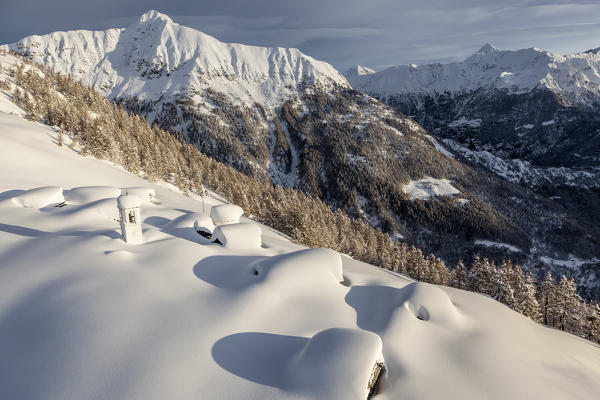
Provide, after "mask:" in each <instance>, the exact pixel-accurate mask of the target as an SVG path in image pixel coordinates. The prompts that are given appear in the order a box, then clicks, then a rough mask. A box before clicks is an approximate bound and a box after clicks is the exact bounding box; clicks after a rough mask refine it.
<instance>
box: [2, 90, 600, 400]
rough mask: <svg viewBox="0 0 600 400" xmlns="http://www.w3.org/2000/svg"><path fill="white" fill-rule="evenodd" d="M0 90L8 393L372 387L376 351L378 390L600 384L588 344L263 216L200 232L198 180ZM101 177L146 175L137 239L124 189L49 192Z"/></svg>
mask: <svg viewBox="0 0 600 400" xmlns="http://www.w3.org/2000/svg"><path fill="white" fill-rule="evenodd" d="M2 97H3V95H2V94H0V99H1V98H2ZM1 104H4V103H1V102H0V171H1V172H0V354H1V355H2V356H1V357H0V371H1V373H0V398H2V399H40V398H43V399H50V400H51V399H91V400H92V399H166V398H177V399H198V398H203V399H261V400H262V399H295V400H297V399H344V400H346V399H365V398H366V395H367V381H368V379H369V377H370V374H371V372H372V368H373V365H374V363H375V362H378V361H384V362H385V368H386V373H385V376H384V377H383V379H382V382H381V386H380V392H379V394H377V395H376V396H375V397H374V398H375V399H377V400H386V399H399V398H418V399H438V398H450V399H483V398H486V399H508V398H527V399H565V398H569V399H592V398H596V397H597V395H598V393H600V348H599V347H598V346H596V345H594V344H591V343H589V342H587V341H585V340H583V339H580V338H577V337H575V336H572V335H569V334H567V333H565V332H560V331H557V330H554V329H549V328H545V327H543V326H541V325H538V324H535V323H533V322H531V321H530V320H528V319H527V318H525V317H523V316H521V315H519V314H517V313H515V312H514V311H511V310H510V309H508V308H507V307H505V306H504V305H502V304H500V303H498V302H496V301H494V300H492V299H490V298H488V297H485V296H481V295H478V294H474V293H469V292H465V291H461V290H457V289H452V288H448V287H441V286H434V285H430V284H425V283H418V282H414V281H412V280H411V279H408V278H405V277H403V276H400V275H397V274H393V273H390V272H387V271H385V270H382V269H379V268H376V267H374V266H371V265H368V264H364V263H361V262H359V261H356V260H353V259H352V258H350V257H341V256H340V255H339V254H338V253H336V252H334V251H332V250H326V249H305V248H303V247H301V246H298V245H296V244H294V243H292V242H290V241H289V240H288V239H286V238H285V237H284V236H283V235H281V234H279V233H277V232H275V231H273V230H272V229H269V228H267V227H262V242H263V247H260V248H251V249H243V250H239V249H230V248H227V247H223V246H219V245H216V244H210V243H207V241H206V239H204V238H202V237H201V236H200V235H198V234H197V233H196V232H195V231H194V228H193V225H194V221H196V220H197V219H198V218H199V217H200V215H201V214H200V213H201V212H202V202H201V201H200V198H199V197H196V198H190V197H185V196H183V195H181V194H180V193H178V192H176V191H173V190H170V188H171V186H169V185H166V184H152V183H149V182H146V181H144V180H142V179H140V178H139V177H137V176H134V175H132V174H130V173H127V172H126V171H124V170H123V169H122V168H118V167H115V166H113V165H112V164H110V163H107V162H105V161H100V160H96V159H93V158H90V157H83V156H80V155H79V154H77V153H76V152H74V151H73V150H70V149H69V148H67V147H58V146H57V145H56V144H55V142H56V132H55V130H54V129H52V128H49V127H47V126H44V125H40V124H37V123H32V122H29V121H27V120H25V119H24V118H22V117H21V116H18V115H12V114H7V113H5V112H4V111H5V110H6V111H9V112H10V111H11V110H8V109H7V108H6V107H4V106H2V105H1ZM12 111H14V110H12ZM98 186H104V187H112V188H114V189H115V190H114V191H113V192H112V193H116V191H117V189H120V190H121V191H123V189H125V188H130V187H137V188H140V187H142V188H143V187H145V188H148V189H152V190H154V192H155V194H156V199H155V201H153V202H149V201H148V202H146V201H145V202H143V203H142V216H143V221H142V227H143V231H144V243H143V244H140V245H127V244H125V243H124V242H123V241H122V239H121V238H120V233H119V224H118V222H117V221H115V220H114V219H112V218H111V217H110V215H109V214H110V213H111V212H113V213H114V214H116V210H117V204H116V199H115V198H112V197H109V198H102V199H97V196H92V197H90V198H89V200H90V201H89V202H87V203H82V204H67V205H65V206H64V207H60V208H58V207H54V205H55V203H56V202H59V201H60V200H61V195H62V196H64V195H66V194H68V193H72V192H71V191H72V190H73V189H74V188H84V187H96V189H89V190H88V192H97V189H98ZM76 192H80V193H81V192H84V191H83V190H81V189H80V190H77V191H76ZM23 199H28V200H27V201H24V200H23ZM82 201H83V200H82ZM26 203H27V204H28V206H27V207H25V206H24V205H25V204H26ZM206 203H207V205H208V206H209V207H210V206H213V205H216V204H218V202H217V201H216V200H214V199H206ZM111 210H112V211H111ZM242 220H243V221H244V222H247V221H248V220H247V219H242ZM340 282H343V284H342V283H340Z"/></svg>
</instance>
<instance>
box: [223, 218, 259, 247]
mask: <svg viewBox="0 0 600 400" xmlns="http://www.w3.org/2000/svg"><path fill="white" fill-rule="evenodd" d="M261 234H262V230H261V229H260V226H258V225H257V224H254V223H251V222H245V223H241V224H229V225H220V226H217V227H216V228H215V230H214V232H213V238H214V239H216V240H218V241H219V242H220V243H221V244H222V245H223V247H227V248H229V249H253V248H259V247H260V246H261V244H262V239H261Z"/></svg>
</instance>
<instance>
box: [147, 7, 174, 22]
mask: <svg viewBox="0 0 600 400" xmlns="http://www.w3.org/2000/svg"><path fill="white" fill-rule="evenodd" d="M148 21H164V22H171V23H172V22H173V20H172V19H171V18H169V16H168V15H165V14H162V13H159V12H158V11H154V10H149V11H147V12H146V13H144V14H142V16H141V17H140V19H139V21H138V23H139V24H143V23H144V22H148Z"/></svg>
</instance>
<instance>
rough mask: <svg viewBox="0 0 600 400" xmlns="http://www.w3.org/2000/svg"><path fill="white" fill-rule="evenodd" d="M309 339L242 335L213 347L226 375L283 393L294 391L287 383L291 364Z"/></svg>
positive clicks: (212, 352)
mask: <svg viewBox="0 0 600 400" xmlns="http://www.w3.org/2000/svg"><path fill="white" fill-rule="evenodd" d="M308 340H309V339H308V338H304V337H299V336H285V335H274V334H271V333H259V332H242V333H236V334H233V335H229V336H226V337H224V338H222V339H219V340H218V341H217V342H216V343H215V344H214V345H213V347H212V349H211V354H212V357H213V359H214V360H215V362H216V363H217V364H218V365H219V366H220V367H221V368H223V369H225V370H226V371H228V372H230V373H232V374H234V375H237V376H239V377H240V378H243V379H246V380H249V381H251V382H255V383H259V384H261V385H267V386H271V387H275V388H279V389H283V390H290V389H292V388H293V387H292V384H291V382H290V380H289V379H287V374H288V373H289V372H292V371H290V366H289V363H290V362H292V361H293V360H294V358H295V356H296V355H297V354H298V353H299V352H300V351H301V350H302V349H303V348H304V346H305V345H306V344H307V343H308Z"/></svg>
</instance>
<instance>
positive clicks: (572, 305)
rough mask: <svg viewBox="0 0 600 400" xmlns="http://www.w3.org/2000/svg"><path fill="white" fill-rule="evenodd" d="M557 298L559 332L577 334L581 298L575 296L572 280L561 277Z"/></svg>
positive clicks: (575, 287) (575, 290)
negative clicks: (565, 331)
mask: <svg viewBox="0 0 600 400" xmlns="http://www.w3.org/2000/svg"><path fill="white" fill-rule="evenodd" d="M557 297H558V305H559V324H558V328H559V329H560V330H563V331H564V330H567V331H569V332H577V330H578V328H579V322H580V319H581V315H580V307H579V306H580V304H581V301H582V300H581V297H580V296H579V295H578V294H577V286H576V285H575V281H574V280H573V279H572V278H567V277H566V276H565V275H563V276H562V278H561V279H560V282H559V283H558V287H557Z"/></svg>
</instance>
